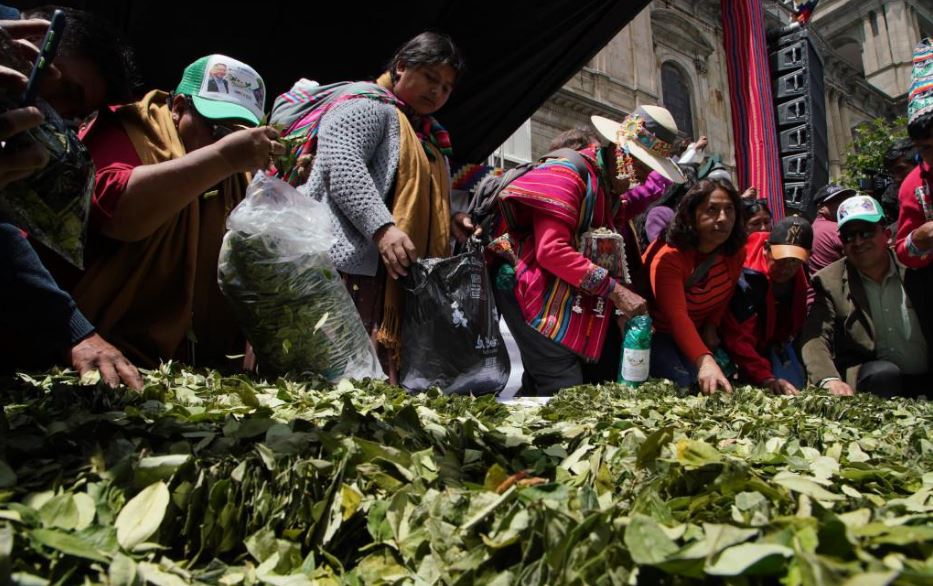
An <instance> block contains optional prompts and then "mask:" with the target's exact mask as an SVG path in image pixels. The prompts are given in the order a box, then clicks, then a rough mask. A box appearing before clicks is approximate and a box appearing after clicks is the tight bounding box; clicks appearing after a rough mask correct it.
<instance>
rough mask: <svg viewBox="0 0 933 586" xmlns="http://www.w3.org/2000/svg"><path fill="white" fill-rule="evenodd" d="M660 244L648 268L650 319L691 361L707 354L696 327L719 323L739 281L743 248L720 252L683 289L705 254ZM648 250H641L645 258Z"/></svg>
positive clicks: (743, 256)
mask: <svg viewBox="0 0 933 586" xmlns="http://www.w3.org/2000/svg"><path fill="white" fill-rule="evenodd" d="M660 246H661V249H660V250H659V251H658V252H657V254H656V255H655V256H654V258H653V259H652V261H651V266H650V269H649V270H650V273H649V275H650V279H651V292H652V294H653V295H654V300H653V301H652V303H651V306H650V312H651V319H652V321H653V322H654V326H655V328H656V329H657V330H658V331H659V332H665V333H669V334H671V336H672V337H673V338H674V341H675V342H676V343H677V347H678V348H680V351H681V352H682V353H683V354H684V355H685V356H686V357H687V358H689V359H690V361H691V362H694V363H695V362H696V361H697V359H698V358H699V357H700V356H702V355H704V354H710V353H711V352H710V350H709V348H707V347H706V344H704V343H703V340H702V338H700V333H699V331H698V330H699V329H700V327H701V326H703V325H704V324H712V325H715V326H718V325H719V322H720V320H721V319H722V316H723V314H724V313H725V311H726V308H727V307H728V306H729V300H730V299H731V298H732V293H733V291H735V285H736V283H738V281H739V275H740V273H741V271H742V264H743V263H744V262H745V248H744V247H743V248H742V249H741V250H739V252H737V253H736V254H734V255H732V256H725V255H720V257H719V258H718V259H717V260H716V262H714V263H713V266H711V267H710V268H709V271H707V273H706V275H705V276H704V277H703V278H702V279H699V280H698V281H697V282H696V283H694V284H693V286H692V287H690V289H689V290H688V291H685V290H684V286H685V285H686V283H687V280H688V279H690V275H692V274H693V271H694V269H696V267H697V265H699V264H700V263H702V262H703V261H704V260H705V259H706V258H707V255H705V254H701V253H700V252H698V251H696V250H679V249H677V248H674V247H672V246H670V245H668V244H663V245H660ZM649 252H650V249H649V250H648V251H646V252H645V258H646V259H647V258H648V255H649V254H648V253H649Z"/></svg>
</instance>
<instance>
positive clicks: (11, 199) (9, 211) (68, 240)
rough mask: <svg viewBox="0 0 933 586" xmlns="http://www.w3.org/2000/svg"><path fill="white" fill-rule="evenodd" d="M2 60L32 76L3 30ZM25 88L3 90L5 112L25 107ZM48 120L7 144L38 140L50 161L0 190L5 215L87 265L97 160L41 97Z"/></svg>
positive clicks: (14, 145)
mask: <svg viewBox="0 0 933 586" xmlns="http://www.w3.org/2000/svg"><path fill="white" fill-rule="evenodd" d="M0 55H2V58H0V65H5V66H7V67H11V68H13V69H16V70H17V71H19V72H21V73H23V74H24V75H29V70H30V65H29V63H27V62H26V61H25V60H23V59H21V58H20V57H19V50H18V49H17V48H16V46H15V45H14V44H13V42H12V40H11V39H10V37H9V35H8V34H7V33H6V32H5V31H3V30H2V29H0ZM19 98H20V96H19V93H16V92H9V91H3V90H0V112H5V111H7V110H11V109H14V108H18V107H20V104H19ZM35 106H36V107H37V108H39V110H41V111H42V114H43V115H44V116H45V121H44V122H43V123H42V124H40V125H38V126H36V127H35V128H32V129H30V130H27V131H26V132H22V133H20V134H18V135H16V136H14V137H12V138H11V139H10V140H9V141H8V143H7V148H10V149H13V150H15V149H17V148H25V147H26V146H27V145H28V144H29V143H37V144H38V145H39V146H41V147H42V148H43V149H44V150H45V151H46V153H48V157H49V162H48V163H47V164H46V166H45V167H43V168H42V169H39V170H38V171H36V172H35V173H33V174H31V175H29V176H28V177H26V178H24V179H20V180H18V181H14V182H12V183H10V184H9V185H7V186H6V187H5V188H4V189H3V191H2V193H0V219H2V220H4V221H7V222H11V223H13V224H15V225H16V226H19V227H20V228H22V229H23V230H25V231H27V232H28V233H29V235H30V237H32V238H34V239H35V240H37V241H39V242H41V243H42V244H43V245H45V246H46V247H48V248H49V249H51V250H53V251H54V252H56V253H58V254H59V255H61V257H62V258H64V259H65V260H67V261H68V262H69V263H71V264H73V265H74V266H76V267H78V268H79V269H81V268H84V244H85V239H86V237H87V221H88V213H89V212H90V209H91V195H92V194H93V191H94V161H93V160H92V159H91V155H90V153H88V151H87V149H86V148H85V147H84V145H83V144H81V141H80V140H78V136H77V134H75V133H74V131H72V130H71V129H69V128H68V127H67V125H66V124H65V122H64V121H63V120H62V119H61V117H60V116H59V115H58V114H57V113H56V112H55V110H53V109H52V107H51V106H49V105H48V104H47V103H46V102H44V101H43V100H41V99H39V100H36V104H35Z"/></svg>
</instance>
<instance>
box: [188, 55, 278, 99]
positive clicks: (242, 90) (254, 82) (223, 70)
mask: <svg viewBox="0 0 933 586" xmlns="http://www.w3.org/2000/svg"><path fill="white" fill-rule="evenodd" d="M205 71H206V72H207V75H205V76H204V79H203V80H202V82H201V91H200V95H201V97H203V98H207V99H210V100H220V101H226V102H234V103H239V104H244V103H245V104H249V105H250V106H251V107H252V108H254V109H256V110H257V111H259V112H262V109H263V104H264V103H265V98H266V88H265V86H264V85H263V82H262V78H260V77H259V76H258V75H257V74H256V72H255V71H253V70H252V69H251V68H250V67H248V66H246V65H245V64H243V63H241V62H239V61H237V60H236V59H231V58H229V57H224V56H222V55H215V56H213V57H211V58H210V60H208V62H207V66H206V67H205Z"/></svg>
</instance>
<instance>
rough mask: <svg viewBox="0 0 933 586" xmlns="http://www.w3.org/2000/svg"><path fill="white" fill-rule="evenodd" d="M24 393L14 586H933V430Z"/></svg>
mask: <svg viewBox="0 0 933 586" xmlns="http://www.w3.org/2000/svg"><path fill="white" fill-rule="evenodd" d="M145 377H146V386H145V390H144V391H143V392H142V393H134V392H131V391H123V390H117V391H113V390H109V389H106V388H103V387H95V386H90V387H88V386H81V385H80V384H79V381H78V380H77V378H76V377H75V376H74V375H72V374H70V373H51V374H47V375H41V376H34V377H27V376H22V375H21V376H19V377H17V378H16V379H6V380H4V381H3V382H2V389H0V401H2V404H3V418H2V421H0V425H2V429H0V582H3V583H16V584H47V583H52V584H81V583H105V584H114V585H130V584H139V585H142V584H155V585H158V586H169V585H175V584H225V585H233V584H244V585H248V584H273V585H290V586H291V585H302V584H354V585H355V584H416V585H422V584H424V585H427V584H502V585H506V584H540V585H545V584H547V585H553V584H581V585H583V584H586V585H591V584H690V583H716V582H725V583H732V584H759V583H761V584H783V585H785V586H795V585H799V584H845V585H852V586H856V585H858V586H871V585H882V584H930V583H933V523H931V521H933V466H931V464H933V437H931V429H933V426H931V423H933V407H931V405H930V404H928V403H926V402H916V401H908V400H899V399H896V400H883V399H879V398H875V397H871V396H857V397H852V398H836V397H830V396H827V395H824V394H820V393H819V392H816V391H813V392H808V393H806V394H804V395H803V396H801V397H796V398H795V397H776V396H771V395H768V394H766V393H764V392H761V391H759V390H756V389H751V388H743V389H738V390H737V391H736V393H735V394H733V395H731V396H729V395H716V396H713V397H703V396H692V395H683V394H680V393H678V392H677V391H676V390H675V389H674V388H673V387H671V386H670V385H668V384H664V383H655V382H652V383H649V384H646V385H644V386H642V387H640V388H638V389H630V388H627V387H622V386H611V385H610V386H602V387H579V388H573V389H567V390H565V391H563V392H561V393H560V394H559V395H558V396H557V397H556V398H554V399H553V400H552V401H551V402H550V403H549V404H548V405H546V406H533V405H532V406H521V405H502V404H500V403H497V402H496V400H495V399H494V398H492V397H483V398H476V399H473V398H470V397H447V396H444V395H441V394H439V393H427V394H424V395H420V396H410V395H408V394H406V393H405V392H404V391H402V390H400V389H398V388H395V387H391V386H388V385H385V384H382V383H375V382H349V381H343V382H341V383H339V384H337V385H329V384H327V383H325V382H323V381H313V380H312V381H296V380H286V379H282V380H278V381H276V382H275V383H273V384H268V383H265V382H257V381H255V380H251V379H249V378H248V377H245V376H235V377H223V376H221V375H220V374H219V373H216V372H194V371H190V370H185V369H182V368H180V367H178V366H177V365H165V366H163V367H162V368H161V369H160V370H158V371H150V372H146V373H145Z"/></svg>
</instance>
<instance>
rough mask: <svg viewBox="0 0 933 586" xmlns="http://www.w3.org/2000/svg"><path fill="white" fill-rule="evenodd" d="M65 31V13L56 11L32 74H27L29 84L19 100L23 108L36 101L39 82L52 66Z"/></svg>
mask: <svg viewBox="0 0 933 586" xmlns="http://www.w3.org/2000/svg"><path fill="white" fill-rule="evenodd" d="M64 31H65V13H64V12H62V11H61V10H56V11H55V12H54V13H53V14H52V20H51V22H50V23H49V30H48V31H46V33H45V38H44V39H42V46H41V47H39V56H38V57H36V62H35V63H34V64H33V66H32V72H31V73H30V74H29V83H27V84H26V91H25V92H23V98H22V100H21V102H22V105H23V106H31V105H32V104H33V103H34V102H35V101H36V96H37V95H38V94H39V81H40V80H41V79H42V74H43V73H45V71H46V70H47V69H48V68H49V66H50V65H51V64H52V60H53V59H55V54H56V53H58V44H59V43H60V42H61V40H62V33H63V32H64Z"/></svg>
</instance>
